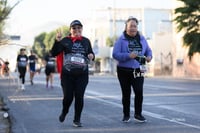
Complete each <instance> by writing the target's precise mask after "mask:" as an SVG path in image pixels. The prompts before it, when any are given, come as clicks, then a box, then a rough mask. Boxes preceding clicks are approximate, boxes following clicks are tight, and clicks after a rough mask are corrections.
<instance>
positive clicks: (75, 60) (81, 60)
mask: <svg viewBox="0 0 200 133" xmlns="http://www.w3.org/2000/svg"><path fill="white" fill-rule="evenodd" d="M71 62H73V63H75V64H84V63H85V60H84V58H82V57H76V56H72V57H71Z"/></svg>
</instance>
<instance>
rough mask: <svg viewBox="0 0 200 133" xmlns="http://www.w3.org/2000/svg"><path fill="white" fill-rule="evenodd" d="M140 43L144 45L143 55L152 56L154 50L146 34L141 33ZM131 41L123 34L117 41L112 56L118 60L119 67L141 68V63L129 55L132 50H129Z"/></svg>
mask: <svg viewBox="0 0 200 133" xmlns="http://www.w3.org/2000/svg"><path fill="white" fill-rule="evenodd" d="M140 43H141V45H142V55H140V56H143V55H144V56H146V57H151V58H152V50H151V48H150V47H149V45H148V43H147V41H146V39H145V38H144V36H142V35H140ZM128 44H129V41H128V40H127V38H126V37H125V36H124V34H122V35H121V36H120V37H119V39H118V40H117V41H116V42H115V45H114V48H113V53H112V56H113V58H114V59H116V60H117V61H118V65H117V66H119V67H126V68H133V69H135V68H140V64H139V62H138V61H136V60H135V59H132V58H130V57H129V55H130V51H129V50H128Z"/></svg>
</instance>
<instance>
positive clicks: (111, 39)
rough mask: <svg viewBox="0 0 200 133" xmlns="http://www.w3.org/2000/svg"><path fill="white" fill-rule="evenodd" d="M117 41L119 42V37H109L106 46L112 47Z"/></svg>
mask: <svg viewBox="0 0 200 133" xmlns="http://www.w3.org/2000/svg"><path fill="white" fill-rule="evenodd" d="M116 40H117V36H113V37H107V38H106V46H108V47H112V46H113V45H114V43H115V41H116Z"/></svg>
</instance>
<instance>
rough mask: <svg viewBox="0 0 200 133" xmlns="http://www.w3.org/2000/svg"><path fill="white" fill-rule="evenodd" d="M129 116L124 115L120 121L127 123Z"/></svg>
mask: <svg viewBox="0 0 200 133" xmlns="http://www.w3.org/2000/svg"><path fill="white" fill-rule="evenodd" d="M130 120H131V119H130V116H124V118H123V119H122V121H123V122H124V123H128V122H130Z"/></svg>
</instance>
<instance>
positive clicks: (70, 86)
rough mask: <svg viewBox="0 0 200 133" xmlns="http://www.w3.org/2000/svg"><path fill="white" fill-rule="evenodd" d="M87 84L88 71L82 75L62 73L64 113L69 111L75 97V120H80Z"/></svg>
mask: <svg viewBox="0 0 200 133" xmlns="http://www.w3.org/2000/svg"><path fill="white" fill-rule="evenodd" d="M87 84H88V73H86V74H81V75H70V74H62V76H61V86H62V89H63V95H64V97H63V109H62V113H63V114H65V115H66V114H67V113H68V111H69V108H70V106H71V103H72V101H73V98H75V105H74V109H75V115H74V120H75V121H80V117H81V112H82V110H83V105H84V93H85V89H86V86H87Z"/></svg>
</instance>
